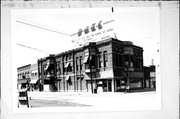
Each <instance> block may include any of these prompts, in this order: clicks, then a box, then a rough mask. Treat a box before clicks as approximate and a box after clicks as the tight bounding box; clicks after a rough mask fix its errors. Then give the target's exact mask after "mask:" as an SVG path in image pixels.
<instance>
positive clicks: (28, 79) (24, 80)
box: [18, 78, 30, 84]
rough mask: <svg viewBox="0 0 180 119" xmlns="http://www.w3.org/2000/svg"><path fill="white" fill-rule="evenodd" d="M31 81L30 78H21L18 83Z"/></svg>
mask: <svg viewBox="0 0 180 119" xmlns="http://www.w3.org/2000/svg"><path fill="white" fill-rule="evenodd" d="M29 81H30V78H26V79H20V80H18V84H22V83H29Z"/></svg>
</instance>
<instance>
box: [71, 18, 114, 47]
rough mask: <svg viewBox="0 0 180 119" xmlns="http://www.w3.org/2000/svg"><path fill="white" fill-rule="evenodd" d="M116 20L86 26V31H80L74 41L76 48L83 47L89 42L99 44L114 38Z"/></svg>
mask: <svg viewBox="0 0 180 119" xmlns="http://www.w3.org/2000/svg"><path fill="white" fill-rule="evenodd" d="M113 25H114V20H109V21H106V22H103V21H99V22H98V23H93V24H92V25H91V26H86V27H85V28H84V29H82V28H81V29H79V30H78V32H77V33H75V34H73V35H75V38H74V39H73V40H72V43H73V44H74V45H75V46H83V45H86V44H88V43H89V42H97V41H101V40H105V39H108V38H111V37H114V26H113Z"/></svg>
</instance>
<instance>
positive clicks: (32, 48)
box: [17, 43, 49, 54]
mask: <svg viewBox="0 0 180 119" xmlns="http://www.w3.org/2000/svg"><path fill="white" fill-rule="evenodd" d="M17 45H19V46H21V47H25V48H29V49H33V50H37V51H40V52H43V53H45V54H49V53H47V52H45V51H42V50H39V49H37V48H33V47H29V46H26V45H22V44H19V43H17Z"/></svg>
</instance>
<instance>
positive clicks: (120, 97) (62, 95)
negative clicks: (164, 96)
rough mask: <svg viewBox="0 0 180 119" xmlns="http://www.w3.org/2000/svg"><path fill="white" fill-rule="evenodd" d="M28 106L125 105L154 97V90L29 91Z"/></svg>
mask: <svg viewBox="0 0 180 119" xmlns="http://www.w3.org/2000/svg"><path fill="white" fill-rule="evenodd" d="M28 95H29V97H30V98H31V100H29V104H30V106H31V107H32V108H33V107H34V108H35V107H89V106H95V107H101V106H104V105H106V106H110V107H112V106H123V105H124V106H125V104H126V103H124V102H127V101H128V100H129V102H130V103H129V104H131V103H132V100H133V102H134V101H138V100H140V99H147V100H150V99H154V98H155V97H156V96H155V95H156V92H155V91H150V92H136V93H124V92H118V93H112V92H102V93H98V94H91V93H87V92H29V93H28Z"/></svg>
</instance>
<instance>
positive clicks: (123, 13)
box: [11, 7, 160, 67]
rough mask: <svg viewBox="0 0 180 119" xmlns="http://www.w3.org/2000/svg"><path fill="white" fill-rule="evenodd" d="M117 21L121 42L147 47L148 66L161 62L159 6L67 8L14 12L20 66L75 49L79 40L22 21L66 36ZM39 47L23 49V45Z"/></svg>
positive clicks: (15, 55)
mask: <svg viewBox="0 0 180 119" xmlns="http://www.w3.org/2000/svg"><path fill="white" fill-rule="evenodd" d="M111 19H114V21H115V22H114V24H113V26H114V29H115V30H114V32H115V34H116V37H117V38H118V39H119V40H121V41H132V42H133V44H135V45H138V46H141V47H143V49H144V53H143V55H144V65H145V66H149V65H150V64H151V61H152V59H154V64H157V63H158V62H159V61H158V60H159V54H158V52H157V50H158V49H159V44H160V24H159V9H158V8H155V7H146V8H143V7H141V8H140V7H139V8H138V7H137V8H136V7H132V8H130V7H128V8H126V7H121V8H114V12H113V13H112V9H111V8H68V9H67V8H63V9H14V10H12V12H11V40H12V46H13V47H12V54H13V58H14V60H15V61H16V66H17V67H19V66H23V65H26V64H34V63H36V62H37V59H39V58H42V57H46V56H48V54H56V53H61V52H63V51H66V50H70V49H72V48H73V44H72V42H71V40H72V39H74V38H76V37H71V36H68V35H64V34H60V33H56V32H51V31H48V30H44V29H40V28H37V27H33V26H29V25H25V24H22V23H19V22H17V21H22V22H26V23H30V24H34V25H38V26H41V27H44V28H48V29H52V30H56V31H58V32H61V33H65V34H70V35H71V34H74V33H76V32H77V31H78V29H80V28H85V27H86V26H91V25H92V23H98V22H99V21H100V20H102V21H108V20H111ZM17 44H21V45H25V46H28V47H32V48H36V49H39V50H41V51H43V52H41V51H38V50H33V49H30V48H26V47H22V46H20V45H17Z"/></svg>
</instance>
